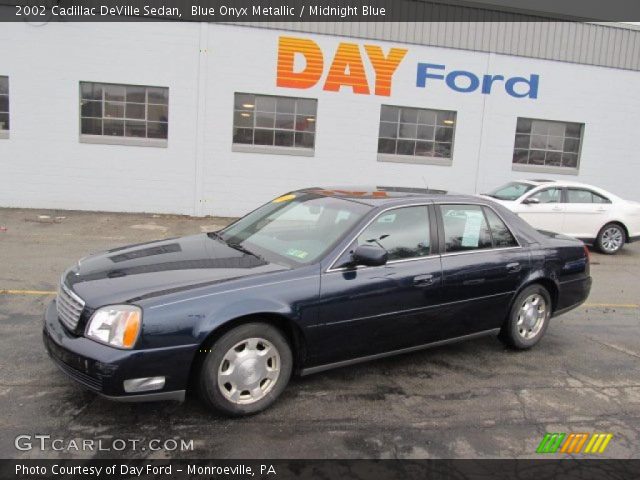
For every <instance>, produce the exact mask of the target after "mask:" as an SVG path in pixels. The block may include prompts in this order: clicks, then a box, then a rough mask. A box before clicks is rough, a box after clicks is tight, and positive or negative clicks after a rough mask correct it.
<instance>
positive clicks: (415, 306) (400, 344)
mask: <svg viewBox="0 0 640 480" xmlns="http://www.w3.org/2000/svg"><path fill="white" fill-rule="evenodd" d="M434 230H435V229H434V228H430V224H429V207H427V206H426V205H419V206H410V207H400V208H393V209H388V210H385V211H383V212H381V213H380V214H378V215H377V216H376V217H375V218H374V219H373V220H372V222H370V223H369V225H368V226H367V227H366V228H365V229H364V230H363V231H362V233H361V234H359V235H358V237H357V238H356V239H354V241H353V243H352V244H351V245H350V247H349V248H347V249H346V251H345V252H344V254H343V255H342V256H341V258H340V259H338V261H337V262H336V263H335V264H334V267H333V268H331V269H329V270H328V271H327V272H325V273H323V274H322V278H321V291H320V301H321V304H320V317H319V320H320V322H319V325H318V326H317V327H315V328H313V329H311V331H310V332H309V334H310V337H311V338H309V339H308V342H307V344H308V345H310V349H311V350H310V351H309V357H310V358H309V360H310V362H311V363H315V364H324V363H332V362H337V361H341V360H346V359H350V358H355V357H362V356H367V355H373V354H377V353H383V352H387V351H391V350H397V349H402V348H406V347H410V346H415V345H419V344H423V343H428V342H429V341H430V340H431V339H432V337H433V336H434V335H435V332H436V331H437V329H438V327H437V322H438V312H437V308H436V307H437V306H438V304H439V302H440V294H441V290H440V282H441V267H440V257H439V256H438V255H435V254H432V244H433V243H435V242H434V238H435V237H433V235H435V231H434ZM363 244H377V245H379V246H381V247H383V248H385V249H386V250H387V252H388V255H389V260H388V262H387V264H386V265H383V266H379V267H364V266H344V265H345V262H346V261H348V260H349V258H350V252H351V251H352V250H353V249H354V248H355V247H356V246H358V245H363ZM336 266H337V268H336Z"/></svg>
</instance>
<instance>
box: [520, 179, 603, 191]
mask: <svg viewBox="0 0 640 480" xmlns="http://www.w3.org/2000/svg"><path fill="white" fill-rule="evenodd" d="M516 181H517V182H520V183H528V184H530V185H535V186H536V187H538V186H540V185H545V184H547V183H554V184H556V185H558V186H559V187H580V188H589V189H592V190H597V191H603V192H604V191H606V190H604V189H602V188H600V187H596V186H594V185H589V184H587V183H580V182H572V181H570V180H542V179H526V180H516Z"/></svg>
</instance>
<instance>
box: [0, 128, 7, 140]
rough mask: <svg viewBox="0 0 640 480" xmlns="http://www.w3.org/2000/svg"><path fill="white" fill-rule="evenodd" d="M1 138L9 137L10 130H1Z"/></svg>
mask: <svg viewBox="0 0 640 480" xmlns="http://www.w3.org/2000/svg"><path fill="white" fill-rule="evenodd" d="M0 138H9V130H0Z"/></svg>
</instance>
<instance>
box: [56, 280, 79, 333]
mask: <svg viewBox="0 0 640 480" xmlns="http://www.w3.org/2000/svg"><path fill="white" fill-rule="evenodd" d="M56 305H57V308H58V318H59V319H60V322H61V323H62V324H63V325H64V326H65V327H67V328H68V329H69V330H71V331H72V332H73V331H75V329H76V327H77V326H78V322H79V321H80V314H81V313H82V309H83V308H84V301H83V300H82V299H81V298H80V297H79V296H77V295H76V294H75V293H73V292H72V291H71V290H69V289H68V288H67V287H66V286H65V285H64V283H61V284H60V288H59V289H58V301H57V302H56Z"/></svg>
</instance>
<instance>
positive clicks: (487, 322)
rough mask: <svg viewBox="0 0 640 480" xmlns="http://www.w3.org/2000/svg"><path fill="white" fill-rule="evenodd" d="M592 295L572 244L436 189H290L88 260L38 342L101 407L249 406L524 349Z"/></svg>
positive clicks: (583, 253) (230, 410)
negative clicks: (440, 349)
mask: <svg viewBox="0 0 640 480" xmlns="http://www.w3.org/2000/svg"><path fill="white" fill-rule="evenodd" d="M590 288H591V277H590V276H589V254H588V251H587V250H586V249H585V248H584V245H583V244H582V242H580V241H578V240H574V239H572V238H569V237H565V236H562V235H557V234H553V233H549V232H541V231H536V230H534V229H533V228H531V227H530V226H529V225H528V224H526V223H525V222H524V221H523V220H521V219H520V218H519V217H517V216H516V215H514V214H512V213H511V212H509V211H508V210H506V209H505V208H503V207H501V206H500V205H498V204H496V203H493V202H492V201H491V200H485V199H481V198H479V197H472V196H462V195H454V194H447V192H443V191H434V190H422V189H408V188H391V187H373V188H371V187H368V188H340V189H325V188H310V189H305V190H299V191H295V192H291V193H288V194H286V195H283V196H281V197H278V198H276V199H275V200H273V201H271V202H269V203H267V204H266V205H263V206H262V207H260V208H258V209H257V210H255V211H253V212H251V213H249V214H248V215H247V216H245V217H243V218H241V219H240V220H238V221H236V222H235V223H233V224H231V225H230V226H228V227H227V228H225V229H223V230H221V231H219V232H214V233H208V234H199V235H192V236H188V237H183V238H175V239H168V240H162V241H158V242H152V243H146V244H140V245H132V246H127V247H123V248H117V249H114V250H109V251H107V252H104V253H100V254H96V255H91V256H89V257H87V258H84V259H82V260H80V261H79V262H78V264H77V265H75V266H74V267H72V268H70V269H69V270H68V271H66V272H65V273H64V275H63V276H62V281H61V284H60V290H59V293H58V296H57V298H56V300H54V301H53V302H52V303H51V304H50V305H49V307H48V309H47V311H46V314H45V325H44V342H45V345H46V347H47V350H48V351H49V353H50V355H51V357H52V359H53V361H54V362H55V363H56V364H57V365H58V366H59V367H60V369H61V370H62V371H63V372H65V373H66V374H67V375H69V376H70V377H71V378H73V379H74V380H76V381H78V382H80V383H81V384H82V385H84V386H85V387H87V388H89V389H91V390H93V391H95V392H97V393H99V394H101V395H103V396H106V397H108V398H111V399H114V400H123V401H147V400H171V399H173V400H182V399H183V398H184V396H185V392H186V391H187V389H190V388H193V389H195V390H197V391H199V393H200V395H201V397H202V399H203V400H204V401H205V402H206V403H207V404H208V405H209V406H211V407H212V408H214V409H216V410H218V411H221V412H224V413H227V414H230V415H245V414H251V413H255V412H258V411H260V410H262V409H264V408H266V407H268V406H269V405H270V404H272V403H273V402H274V401H275V399H276V398H277V397H278V395H280V393H281V392H282V391H283V389H284V388H285V387H286V385H287V382H288V381H289V378H290V377H291V375H292V374H293V373H298V374H301V375H305V374H309V373H315V372H320V371H322V370H326V369H330V368H335V367H341V366H345V365H349V364H352V363H355V362H361V361H365V360H372V359H376V358H381V357H385V356H388V355H395V354H398V353H406V352H412V351H415V350H419V349H422V348H426V347H431V346H436V345H443V344H445V343H450V342H454V341H459V340H465V339H470V338H476V337H479V336H483V335H498V336H499V338H500V339H501V340H503V341H504V342H505V343H506V344H508V345H509V346H511V347H513V348H517V349H527V348H530V347H532V346H533V345H535V344H536V343H538V341H540V339H541V338H542V336H543V335H544V333H545V330H546V329H547V327H548V326H549V319H550V318H551V317H553V316H555V315H558V314H561V313H563V312H566V311H567V310H569V309H571V308H574V307H576V306H578V305H580V304H581V303H582V302H583V301H584V300H585V299H586V298H587V296H588V294H589V290H590Z"/></svg>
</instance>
